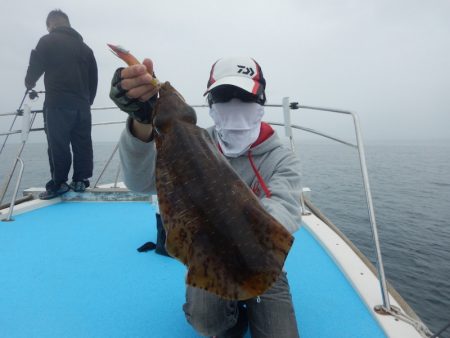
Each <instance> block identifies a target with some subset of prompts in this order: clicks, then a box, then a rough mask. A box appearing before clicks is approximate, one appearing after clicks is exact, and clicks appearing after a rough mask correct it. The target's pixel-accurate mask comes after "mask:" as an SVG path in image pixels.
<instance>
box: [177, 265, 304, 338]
mask: <svg viewBox="0 0 450 338" xmlns="http://www.w3.org/2000/svg"><path fill="white" fill-rule="evenodd" d="M242 307H245V308H246V312H247V316H248V323H249V326H250V333H251V336H252V337H253V338H263V337H264V338H297V337H299V334H298V329H297V321H296V319H295V313H294V307H293V305H292V297H291V293H290V291H289V283H288V280H287V278H286V273H284V272H283V273H282V274H281V276H280V278H279V279H278V280H277V281H276V282H275V284H274V285H273V286H272V287H271V288H270V289H269V290H267V291H266V292H265V293H264V294H262V295H261V296H260V297H256V298H251V299H249V300H246V301H240V302H238V301H229V300H225V299H222V298H219V297H217V296H216V295H214V294H212V293H210V292H207V291H204V290H202V289H198V288H194V287H191V286H188V287H187V289H186V303H185V304H184V305H183V310H184V313H185V315H186V319H187V321H188V322H189V323H190V324H191V325H192V326H193V327H194V329H195V330H196V331H197V332H198V333H199V334H201V335H203V336H218V337H230V338H231V337H242V333H241V334H236V332H235V331H236V330H233V328H234V327H235V325H236V323H237V322H238V316H239V311H240V309H241V311H242Z"/></svg>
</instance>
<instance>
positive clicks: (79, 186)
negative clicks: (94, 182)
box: [70, 180, 90, 192]
mask: <svg viewBox="0 0 450 338" xmlns="http://www.w3.org/2000/svg"><path fill="white" fill-rule="evenodd" d="M89 186H90V183H89V180H82V181H72V182H71V183H70V188H71V189H72V190H73V191H75V192H85V190H86V188H88V187H89Z"/></svg>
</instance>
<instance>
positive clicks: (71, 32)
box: [49, 26, 83, 41]
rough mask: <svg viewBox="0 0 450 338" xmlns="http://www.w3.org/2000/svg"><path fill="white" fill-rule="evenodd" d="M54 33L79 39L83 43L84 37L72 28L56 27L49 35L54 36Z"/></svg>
mask: <svg viewBox="0 0 450 338" xmlns="http://www.w3.org/2000/svg"><path fill="white" fill-rule="evenodd" d="M54 33H59V34H67V35H70V36H72V37H74V38H77V39H79V40H81V41H83V37H82V36H81V34H80V33H78V32H77V31H76V30H75V29H73V28H72V27H65V26H61V27H56V28H54V29H53V30H52V31H51V32H50V33H49V34H54Z"/></svg>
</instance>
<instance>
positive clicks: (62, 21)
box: [46, 9, 70, 27]
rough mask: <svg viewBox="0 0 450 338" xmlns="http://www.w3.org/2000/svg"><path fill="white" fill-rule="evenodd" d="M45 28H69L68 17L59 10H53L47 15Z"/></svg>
mask: <svg viewBox="0 0 450 338" xmlns="http://www.w3.org/2000/svg"><path fill="white" fill-rule="evenodd" d="M46 23H47V27H50V25H52V26H55V27H61V26H63V27H70V22H69V17H68V16H67V14H66V13H64V12H63V11H62V10H60V9H55V10H53V11H51V12H50V13H48V15H47V21H46Z"/></svg>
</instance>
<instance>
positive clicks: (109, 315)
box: [0, 202, 385, 338]
mask: <svg viewBox="0 0 450 338" xmlns="http://www.w3.org/2000/svg"><path fill="white" fill-rule="evenodd" d="M155 239H156V226H155V217H154V207H153V206H152V205H151V204H150V203H146V202H83V203H81V202H62V203H58V204H54V205H52V206H48V207H44V208H40V209H36V210H33V211H30V212H27V213H24V214H21V215H17V216H15V221H14V222H0V337H8V338H15V337H27V338H28V337H45V338H52V337H58V338H59V337H108V338H110V337H159V338H164V337H167V338H173V337H197V335H196V334H195V332H194V331H193V329H192V328H191V327H190V326H189V325H188V324H187V322H186V321H185V319H184V315H183V312H182V309H181V306H182V304H183V300H184V275H185V267H184V266H183V265H182V264H181V263H179V262H178V261H176V260H174V259H171V258H167V257H163V256H160V255H157V254H155V253H154V252H147V253H138V252H137V251H136V249H137V248H138V247H139V246H140V245H142V244H143V243H144V242H147V241H150V240H151V241H155ZM286 269H287V271H288V278H289V280H290V284H291V289H292V290H291V291H292V294H293V298H294V303H295V311H296V315H297V320H298V324H299V329H300V335H301V337H302V338H308V337H315V338H317V337H385V335H384V333H383V331H382V330H381V328H380V327H379V325H378V323H377V322H376V320H375V319H374V318H373V316H372V315H371V314H370V313H369V311H368V310H367V308H366V307H365V305H364V304H363V302H362V301H361V300H360V298H359V297H358V295H357V294H356V293H355V291H354V290H353V288H352V286H351V285H350V284H349V283H348V281H347V280H346V279H345V277H344V276H343V275H342V273H341V272H340V270H339V269H338V268H337V267H336V265H335V264H334V262H333V260H332V259H331V258H330V257H329V256H328V255H327V253H326V251H325V250H324V249H323V248H322V247H321V246H320V245H319V244H318V243H317V241H316V240H315V239H314V237H313V236H312V235H311V234H310V233H309V231H308V230H306V229H305V228H302V229H301V230H300V231H299V232H298V233H297V234H296V240H295V244H294V247H293V248H292V250H291V252H290V254H289V257H288V260H287V263H286Z"/></svg>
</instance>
